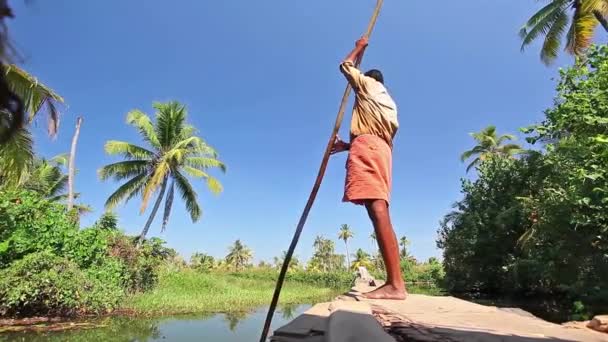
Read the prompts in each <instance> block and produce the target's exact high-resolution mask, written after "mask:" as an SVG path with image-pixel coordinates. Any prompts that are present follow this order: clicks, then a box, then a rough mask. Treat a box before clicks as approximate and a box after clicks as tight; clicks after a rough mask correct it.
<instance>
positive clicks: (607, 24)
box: [593, 11, 608, 32]
mask: <svg viewBox="0 0 608 342" xmlns="http://www.w3.org/2000/svg"><path fill="white" fill-rule="evenodd" d="M593 15H594V16H595V19H597V21H599V23H600V24H601V25H602V27H603V28H604V31H606V32H608V20H606V17H604V16H603V15H602V13H600V12H599V11H593Z"/></svg>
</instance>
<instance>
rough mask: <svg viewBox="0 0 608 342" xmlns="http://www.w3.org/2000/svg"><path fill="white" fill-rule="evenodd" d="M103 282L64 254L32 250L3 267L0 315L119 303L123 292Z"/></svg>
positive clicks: (85, 309)
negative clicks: (103, 284)
mask: <svg viewBox="0 0 608 342" xmlns="http://www.w3.org/2000/svg"><path fill="white" fill-rule="evenodd" d="M100 284H101V282H100V281H96V280H91V279H89V278H88V277H87V276H86V275H85V274H84V273H83V272H82V271H81V270H80V269H79V268H78V265H76V264H75V263H73V262H71V261H69V260H67V259H65V258H60V257H57V256H55V255H53V254H52V253H49V252H41V253H34V254H30V255H28V256H26V257H25V258H23V259H22V260H19V261H17V262H15V263H14V264H13V265H11V267H9V268H7V269H4V270H2V271H0V315H2V316H4V315H10V316H32V315H73V314H76V313H79V312H102V311H105V310H107V309H111V308H113V307H114V306H115V305H116V304H118V299H119V296H120V293H116V292H114V291H115V290H116V289H110V287H109V286H106V287H100V286H97V285H100ZM108 290H109V291H108ZM110 297H112V298H110Z"/></svg>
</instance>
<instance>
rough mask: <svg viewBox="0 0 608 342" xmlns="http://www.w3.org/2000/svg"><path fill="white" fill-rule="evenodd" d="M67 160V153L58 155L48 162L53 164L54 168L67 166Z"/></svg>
mask: <svg viewBox="0 0 608 342" xmlns="http://www.w3.org/2000/svg"><path fill="white" fill-rule="evenodd" d="M68 158H69V154H68V153H62V154H58V155H56V156H54V157H53V158H51V159H50V161H51V162H52V163H53V164H55V165H56V166H67V165H68Z"/></svg>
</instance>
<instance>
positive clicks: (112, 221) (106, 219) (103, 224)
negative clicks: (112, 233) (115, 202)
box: [95, 211, 118, 230]
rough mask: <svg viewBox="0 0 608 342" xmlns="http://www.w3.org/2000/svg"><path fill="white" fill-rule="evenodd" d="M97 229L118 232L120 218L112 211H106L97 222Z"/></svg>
mask: <svg viewBox="0 0 608 342" xmlns="http://www.w3.org/2000/svg"><path fill="white" fill-rule="evenodd" d="M95 228H97V229H102V230H117V229H118V216H117V215H116V214H115V213H114V212H112V211H106V212H105V213H103V214H102V215H101V217H100V218H99V220H97V222H95Z"/></svg>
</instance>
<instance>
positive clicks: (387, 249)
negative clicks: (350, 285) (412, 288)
mask: <svg viewBox="0 0 608 342" xmlns="http://www.w3.org/2000/svg"><path fill="white" fill-rule="evenodd" d="M365 208H367V213H368V214H369V218H370V219H371V220H372V223H373V224H374V230H375V231H376V239H377V240H378V245H379V246H380V253H382V259H383V260H384V265H385V267H386V283H385V284H384V285H383V286H381V287H380V288H378V289H376V290H374V291H372V292H369V293H366V294H364V295H363V296H364V297H365V298H369V299H405V297H406V295H407V291H406V290H405V282H404V281H403V277H402V276H401V265H400V262H399V245H398V244H397V237H396V236H395V231H394V230H393V225H392V224H391V218H390V215H389V211H388V205H387V203H386V201H384V200H369V201H366V202H365Z"/></svg>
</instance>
